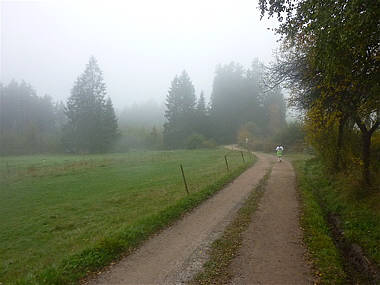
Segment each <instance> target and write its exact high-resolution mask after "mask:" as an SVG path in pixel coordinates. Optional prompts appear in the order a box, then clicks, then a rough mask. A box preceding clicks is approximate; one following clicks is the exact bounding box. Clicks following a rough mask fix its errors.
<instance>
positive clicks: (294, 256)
mask: <svg viewBox="0 0 380 285" xmlns="http://www.w3.org/2000/svg"><path fill="white" fill-rule="evenodd" d="M305 253H306V250H305V248H304V246H303V243H302V230H301V229H300V225H299V202H298V199H297V192H296V185H295V173H294V170H293V167H292V165H291V164H290V163H289V162H288V161H283V162H276V163H275V165H274V166H273V168H272V173H271V176H270V178H269V180H268V184H267V186H266V190H265V192H264V196H263V197H262V199H261V201H260V205H259V208H258V209H257V211H256V212H255V214H254V215H253V218H252V222H251V224H250V226H249V227H248V230H247V231H246V232H245V233H244V234H243V244H242V247H241V249H240V252H239V255H238V257H237V258H235V259H234V260H233V262H232V265H231V271H232V273H233V276H234V279H233V281H232V283H233V284H284V285H285V284H313V279H312V278H311V273H310V268H309V266H308V264H307V262H306V260H305Z"/></svg>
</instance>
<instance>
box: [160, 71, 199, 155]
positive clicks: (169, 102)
mask: <svg viewBox="0 0 380 285" xmlns="http://www.w3.org/2000/svg"><path fill="white" fill-rule="evenodd" d="M195 105H196V97H195V90H194V86H193V84H192V82H191V80H190V77H189V75H188V74H187V73H186V71H183V72H182V74H181V76H180V77H178V76H176V77H175V78H174V79H173V81H172V83H171V87H170V89H169V92H168V95H167V97H166V108H167V109H166V111H165V118H166V120H167V121H166V123H165V124H164V143H165V145H166V146H167V147H169V148H178V147H183V144H184V141H185V139H186V137H187V136H188V135H190V134H191V133H192V132H193V131H194V127H195V121H194V118H195Z"/></svg>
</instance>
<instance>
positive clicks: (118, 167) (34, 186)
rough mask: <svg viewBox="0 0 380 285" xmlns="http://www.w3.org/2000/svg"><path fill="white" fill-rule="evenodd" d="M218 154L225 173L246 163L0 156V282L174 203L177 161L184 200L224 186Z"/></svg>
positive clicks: (208, 154)
mask: <svg viewBox="0 0 380 285" xmlns="http://www.w3.org/2000/svg"><path fill="white" fill-rule="evenodd" d="M225 154H228V160H229V164H230V174H229V176H231V174H232V173H234V171H235V173H236V174H237V172H236V171H237V170H239V169H240V170H239V171H242V166H244V167H246V166H247V164H243V162H242V158H241V154H240V153H239V152H230V151H228V150H225V149H215V150H193V151H185V150H180V151H162V152H158V151H157V152H148V151H147V152H129V153H125V154H108V155H85V156H74V155H59V156H53V155H38V156H20V157H3V158H0V159H1V161H0V179H1V180H0V183H1V184H0V185H1V190H0V256H1V259H0V284H1V282H3V283H8V282H13V281H15V280H17V279H19V278H21V279H24V280H27V279H28V275H33V273H35V272H42V271H43V270H45V268H47V267H52V266H53V267H54V266H58V265H59V264H62V262H63V261H64V260H70V257H72V256H78V255H79V256H80V254H81V253H83V252H84V251H86V250H88V249H91V248H92V247H97V246H98V245H99V243H101V242H102V241H104V240H107V239H108V238H109V237H115V236H118V235H119V236H120V233H122V232H123V231H125V229H126V228H128V226H130V225H135V226H136V225H139V221H140V220H141V221H143V220H144V219H145V220H146V219H148V218H149V217H151V216H152V215H155V214H158V213H162V211H164V210H165V209H167V208H168V207H169V208H170V207H173V205H176V203H177V204H178V203H179V202H178V201H182V200H183V198H184V197H185V196H186V192H185V189H184V185H183V181H182V176H181V172H180V169H179V164H180V163H182V164H183V168H184V170H185V174H186V178H187V181H188V185H189V188H190V193H193V194H192V195H196V194H194V192H199V193H200V192H202V191H203V190H202V189H205V188H207V187H210V186H212V185H218V181H223V179H224V181H226V177H227V176H228V174H227V171H226V166H225V161H224V155H225ZM245 159H246V161H248V162H252V156H248V155H247V154H246V156H245ZM192 195H190V196H189V197H192ZM181 199H182V200H181ZM173 209H174V208H173ZM168 219H169V218H168ZM169 220H170V219H169ZM99 264H100V263H99ZM84 268H87V267H86V266H84ZM65 270H67V268H66V269H65ZM25 278H26V279H25ZM75 278H77V277H75ZM75 278H74V279H75ZM49 282H52V281H46V283H49Z"/></svg>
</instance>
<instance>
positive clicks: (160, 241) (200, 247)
mask: <svg viewBox="0 0 380 285" xmlns="http://www.w3.org/2000/svg"><path fill="white" fill-rule="evenodd" d="M257 157H258V158H259V160H258V161H257V162H256V163H255V165H254V166H252V167H251V168H249V169H248V170H246V171H245V172H244V173H243V174H242V175H240V176H239V177H238V178H236V179H235V180H234V181H233V182H232V183H230V184H229V185H227V186H226V187H225V188H223V189H222V190H221V191H219V192H218V193H216V194H215V195H214V196H213V197H211V198H209V199H208V200H206V201H205V202H203V203H202V204H201V205H200V206H198V207H197V208H196V209H194V210H193V211H191V212H190V213H188V214H187V215H185V217H184V218H183V219H181V220H179V221H178V222H176V223H175V224H174V225H173V226H171V227H169V228H167V229H166V230H164V231H162V232H161V233H159V234H158V235H156V236H154V237H152V238H151V239H149V240H148V241H147V242H146V243H144V244H143V245H142V246H141V247H140V248H139V249H138V250H136V252H134V253H133V254H131V255H129V256H127V257H125V258H124V259H122V260H121V261H120V262H118V263H117V264H115V265H113V266H111V267H109V268H108V269H107V271H106V272H104V273H102V274H100V275H98V276H97V277H96V278H95V279H92V280H89V281H88V284H96V285H98V284H178V283H183V282H186V281H188V280H191V278H192V276H193V275H194V274H195V273H197V272H198V271H199V270H200V269H201V267H202V264H203V263H204V262H205V261H206V259H207V256H206V253H205V252H206V251H207V248H208V247H209V246H210V244H211V243H212V242H213V241H214V240H215V239H216V238H218V237H219V236H220V234H221V233H222V232H223V230H224V228H225V226H226V225H227V224H228V223H229V222H230V221H231V219H232V218H233V217H234V214H235V213H236V212H237V210H238V209H239V208H240V207H241V205H242V203H243V202H244V201H245V199H246V198H247V196H248V195H249V193H250V192H251V191H252V189H253V188H254V187H255V186H256V185H257V184H258V182H259V181H260V179H261V178H262V177H263V176H264V175H265V173H266V172H267V170H268V169H269V167H270V164H271V162H272V161H273V160H274V158H273V156H270V155H266V154H257Z"/></svg>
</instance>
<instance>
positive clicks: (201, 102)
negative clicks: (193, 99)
mask: <svg viewBox="0 0 380 285" xmlns="http://www.w3.org/2000/svg"><path fill="white" fill-rule="evenodd" d="M196 109H197V113H198V115H201V116H202V115H206V114H207V108H206V100H205V96H204V94H203V91H202V92H201V94H200V95H199V99H198V102H197V108H196Z"/></svg>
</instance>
